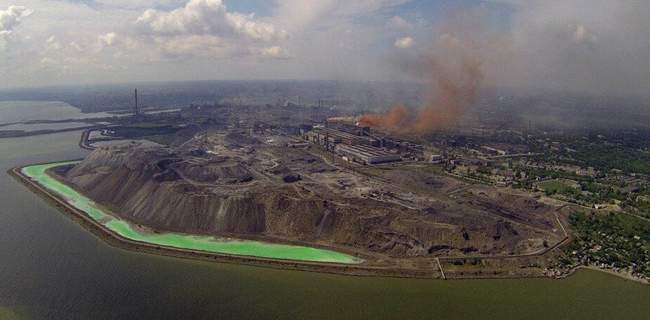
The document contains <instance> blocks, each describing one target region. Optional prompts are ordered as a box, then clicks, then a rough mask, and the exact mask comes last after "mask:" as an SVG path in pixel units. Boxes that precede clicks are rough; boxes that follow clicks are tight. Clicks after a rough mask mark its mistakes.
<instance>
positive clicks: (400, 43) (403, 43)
mask: <svg viewBox="0 0 650 320" xmlns="http://www.w3.org/2000/svg"><path fill="white" fill-rule="evenodd" d="M394 45H395V47H396V48H400V49H408V48H411V47H413V45H415V40H413V38H411V37H403V38H399V39H397V40H395V43H394Z"/></svg>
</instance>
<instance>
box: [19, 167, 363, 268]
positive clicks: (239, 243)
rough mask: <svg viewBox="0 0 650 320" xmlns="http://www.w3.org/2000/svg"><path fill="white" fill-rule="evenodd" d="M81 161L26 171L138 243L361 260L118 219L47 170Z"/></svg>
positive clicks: (298, 257) (286, 256) (263, 255)
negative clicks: (139, 225) (152, 227)
mask: <svg viewBox="0 0 650 320" xmlns="http://www.w3.org/2000/svg"><path fill="white" fill-rule="evenodd" d="M75 163H78V161H67V162H59V163H48V164H41V165H32V166H27V167H24V168H22V173H23V174H24V175H26V176H28V177H29V178H30V179H32V180H34V181H36V182H37V183H38V184H40V185H41V186H43V187H45V188H47V189H48V190H50V191H52V192H54V193H56V194H57V195H59V196H60V197H61V198H63V199H65V201H66V202H67V203H68V204H70V205H72V206H73V207H75V208H77V209H79V210H81V211H83V212H85V213H86V214H87V215H88V216H89V217H90V218H92V219H93V220H95V221H96V222H98V223H100V224H101V225H103V226H104V227H106V228H108V229H109V230H111V231H113V232H114V233H116V234H118V235H120V236H122V237H124V238H126V239H129V240H134V241H138V242H145V243H149V244H154V245H159V246H166V247H173V248H179V249H189V250H199V251H206V252H213V253H222V254H232V255H244V256H253V257H261V258H272V259H284V260H297V261H312V262H336V263H345V264H354V263H360V262H361V260H360V259H357V258H356V257H354V256H351V255H347V254H343V253H339V252H335V251H331V250H324V249H317V248H310V247H303V246H295V245H285V244H275V243H266V242H260V241H249V240H236V239H229V238H218V237H213V236H206V235H192V234H184V233H173V232H166V233H153V232H146V231H142V230H140V229H138V228H134V227H133V225H132V224H131V223H129V222H127V221H124V220H121V219H119V218H116V217H114V216H112V215H110V214H108V213H105V212H104V211H102V210H101V209H100V208H98V206H97V205H96V204H95V203H94V202H93V201H92V200H90V199H88V198H87V197H85V196H84V195H82V194H80V193H78V192H77V191H75V190H74V189H72V188H71V187H69V186H67V185H65V184H64V183H62V182H60V181H58V180H57V179H55V178H53V177H51V176H50V175H49V174H48V173H47V170H48V169H50V168H55V167H59V166H64V165H70V164H75Z"/></svg>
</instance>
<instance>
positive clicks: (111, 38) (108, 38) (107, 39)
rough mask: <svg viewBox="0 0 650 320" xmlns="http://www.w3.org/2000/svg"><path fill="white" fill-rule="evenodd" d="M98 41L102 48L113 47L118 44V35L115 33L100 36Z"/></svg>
mask: <svg viewBox="0 0 650 320" xmlns="http://www.w3.org/2000/svg"><path fill="white" fill-rule="evenodd" d="M97 41H98V42H99V44H100V46H101V47H112V46H113V45H114V44H115V43H116V42H117V34H116V33H115V32H109V33H106V34H102V35H99V36H98V37H97Z"/></svg>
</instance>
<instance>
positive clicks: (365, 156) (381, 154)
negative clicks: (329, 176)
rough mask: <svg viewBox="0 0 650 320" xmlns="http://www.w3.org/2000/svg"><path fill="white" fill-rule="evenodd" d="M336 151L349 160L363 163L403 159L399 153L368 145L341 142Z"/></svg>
mask: <svg viewBox="0 0 650 320" xmlns="http://www.w3.org/2000/svg"><path fill="white" fill-rule="evenodd" d="M334 152H336V153H337V154H339V155H341V156H342V157H344V158H346V159H348V160H349V161H354V162H358V163H362V164H379V163H386V162H395V161H401V160H402V157H401V156H400V155H399V154H392V153H388V152H386V151H384V150H382V149H379V148H376V147H373V146H367V145H346V144H339V145H337V146H336V147H335V148H334Z"/></svg>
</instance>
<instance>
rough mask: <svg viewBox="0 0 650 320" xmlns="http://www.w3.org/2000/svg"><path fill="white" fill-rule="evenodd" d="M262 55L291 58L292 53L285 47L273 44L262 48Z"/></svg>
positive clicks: (274, 57)
mask: <svg viewBox="0 0 650 320" xmlns="http://www.w3.org/2000/svg"><path fill="white" fill-rule="evenodd" d="M259 52H260V54H261V56H262V57H265V58H273V59H289V58H291V54H290V53H289V51H287V50H286V49H284V48H281V47H279V46H273V47H268V48H262V49H261V50H260V51H259Z"/></svg>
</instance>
